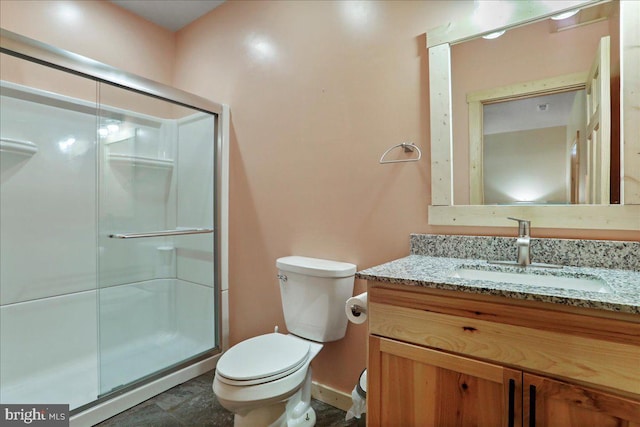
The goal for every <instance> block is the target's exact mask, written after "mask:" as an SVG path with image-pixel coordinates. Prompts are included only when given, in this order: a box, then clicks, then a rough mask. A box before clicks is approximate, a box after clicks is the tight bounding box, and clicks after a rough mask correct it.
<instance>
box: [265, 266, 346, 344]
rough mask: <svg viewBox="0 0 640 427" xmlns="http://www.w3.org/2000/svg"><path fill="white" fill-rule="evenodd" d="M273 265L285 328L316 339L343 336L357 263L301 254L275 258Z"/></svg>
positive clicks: (330, 339)
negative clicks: (278, 287)
mask: <svg viewBox="0 0 640 427" xmlns="http://www.w3.org/2000/svg"><path fill="white" fill-rule="evenodd" d="M276 266H277V267H278V278H279V281H280V295H281V297H282V309H283V312H284V320H285V323H286V325H287V330H288V331H289V332H290V333H292V334H294V335H297V336H299V337H302V338H307V339H310V340H313V341H317V342H329V341H336V340H339V339H342V338H343V337H344V334H345V333H346V331H347V315H346V314H345V310H344V304H345V302H346V301H347V299H348V298H350V297H351V295H352V294H353V281H354V275H355V272H356V266H355V265H354V264H349V263H346V262H338V261H329V260H325V259H318V258H307V257H301V256H288V257H284V258H278V260H277V261H276Z"/></svg>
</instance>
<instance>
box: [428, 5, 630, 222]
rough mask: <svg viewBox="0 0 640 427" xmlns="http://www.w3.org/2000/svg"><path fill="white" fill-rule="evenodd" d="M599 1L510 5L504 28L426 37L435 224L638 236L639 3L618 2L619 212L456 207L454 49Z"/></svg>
mask: <svg viewBox="0 0 640 427" xmlns="http://www.w3.org/2000/svg"><path fill="white" fill-rule="evenodd" d="M600 2H601V1H600V0H571V1H556V2H541V1H540V2H520V1H517V0H514V1H513V2H512V3H513V4H512V7H513V9H512V10H513V13H512V16H511V17H510V18H509V20H508V22H506V23H504V24H503V25H501V26H496V25H495V23H484V22H480V23H479V22H474V21H473V19H472V17H471V16H469V17H467V18H466V19H464V20H463V21H461V22H458V23H456V24H455V25H454V24H452V23H450V24H448V25H445V26H442V27H438V28H437V29H435V30H432V31H429V32H427V48H428V49H429V88H430V89H429V92H430V108H431V204H430V205H429V224H431V225H462V226H497V227H512V226H513V224H512V221H509V220H508V219H507V217H518V218H526V219H528V220H530V221H532V223H533V224H535V226H536V227H544V228H577V229H598V230H640V76H639V75H638V70H639V69H640V49H638V47H639V46H640V28H639V27H638V25H637V23H638V22H640V2H638V1H634V0H620V21H621V22H620V25H621V31H620V38H621V40H620V47H621V60H622V64H621V83H622V93H621V94H620V97H621V112H620V115H621V121H622V123H621V126H622V132H621V144H620V145H621V147H620V155H621V189H620V195H621V203H620V204H615V205H602V204H599V205H589V204H583V205H527V206H515V205H514V206H511V205H497V206H494V205H454V204H453V200H454V199H453V161H452V157H453V154H452V153H453V145H452V144H453V138H452V127H451V126H452V120H451V118H452V113H451V50H450V49H451V44H454V43H459V42H462V41H465V40H468V39H471V38H475V37H478V36H481V35H483V34H488V33H491V32H494V31H498V30H502V29H508V28H512V27H515V26H521V25H525V24H527V23H530V22H533V21H537V20H540V19H545V18H548V17H550V16H553V15H556V14H558V13H562V12H564V11H567V10H571V9H575V8H576V7H585V6H589V5H593V4H596V3H600Z"/></svg>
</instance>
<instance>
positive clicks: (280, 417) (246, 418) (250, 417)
mask: <svg viewBox="0 0 640 427" xmlns="http://www.w3.org/2000/svg"><path fill="white" fill-rule="evenodd" d="M286 403H287V402H278V403H275V404H273V405H269V406H262V407H260V408H256V409H254V410H253V411H250V412H248V413H247V414H245V415H240V414H235V416H234V417H233V426H234V427H256V426H264V427H286V426H287V411H286V407H287V405H286Z"/></svg>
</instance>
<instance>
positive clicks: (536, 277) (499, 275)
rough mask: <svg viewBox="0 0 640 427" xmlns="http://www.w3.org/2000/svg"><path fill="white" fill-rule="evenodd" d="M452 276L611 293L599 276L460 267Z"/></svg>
mask: <svg viewBox="0 0 640 427" xmlns="http://www.w3.org/2000/svg"><path fill="white" fill-rule="evenodd" d="M450 276H451V277H456V278H459V279H468V280H484V281H489V282H500V283H513V284H517V285H529V286H542V287H548V288H562V289H573V290H577V291H587V292H601V293H611V292H612V290H611V288H610V287H609V285H607V284H606V283H605V281H604V280H602V279H599V278H597V277H565V276H554V275H548V274H528V273H509V272H505V271H487V270H475V269H471V268H458V269H456V270H454V271H453V272H452V273H451V274H450Z"/></svg>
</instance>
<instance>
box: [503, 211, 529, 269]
mask: <svg viewBox="0 0 640 427" xmlns="http://www.w3.org/2000/svg"><path fill="white" fill-rule="evenodd" d="M508 219H511V220H513V221H518V240H516V245H517V246H518V264H519V265H521V266H522V267H526V266H528V265H530V264H531V249H530V243H531V235H530V230H531V221H527V220H526V219H518V218H512V217H508Z"/></svg>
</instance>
